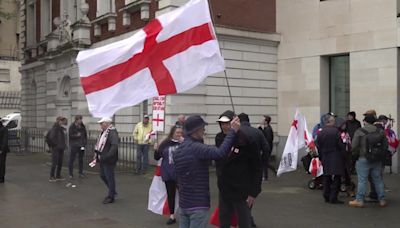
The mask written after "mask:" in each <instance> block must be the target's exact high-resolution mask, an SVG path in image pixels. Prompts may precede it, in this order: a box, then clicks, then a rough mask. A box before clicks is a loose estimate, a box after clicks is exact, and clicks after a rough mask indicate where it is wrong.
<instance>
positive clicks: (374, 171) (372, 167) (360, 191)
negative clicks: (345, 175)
mask: <svg viewBox="0 0 400 228" xmlns="http://www.w3.org/2000/svg"><path fill="white" fill-rule="evenodd" d="M381 169H382V164H381V162H374V163H371V162H368V161H367V159H366V158H365V157H361V158H359V159H358V161H357V162H356V170H357V176H358V186H357V194H356V199H357V200H359V201H363V200H364V197H365V193H366V186H367V181H368V174H369V173H370V172H371V177H372V181H373V183H374V185H375V189H376V193H377V194H378V199H379V200H383V199H384V198H385V191H384V189H383V180H382V176H381Z"/></svg>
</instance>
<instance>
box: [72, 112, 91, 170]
mask: <svg viewBox="0 0 400 228" xmlns="http://www.w3.org/2000/svg"><path fill="white" fill-rule="evenodd" d="M86 143H87V132H86V127H85V125H84V124H83V122H82V116H81V115H77V116H75V121H74V122H73V123H72V124H71V126H70V127H69V145H70V149H71V154H70V156H69V163H68V169H69V178H73V176H74V174H73V168H74V162H75V157H76V155H77V154H78V155H79V157H78V158H79V163H78V164H79V178H83V177H85V175H84V174H83V156H84V154H85V146H86Z"/></svg>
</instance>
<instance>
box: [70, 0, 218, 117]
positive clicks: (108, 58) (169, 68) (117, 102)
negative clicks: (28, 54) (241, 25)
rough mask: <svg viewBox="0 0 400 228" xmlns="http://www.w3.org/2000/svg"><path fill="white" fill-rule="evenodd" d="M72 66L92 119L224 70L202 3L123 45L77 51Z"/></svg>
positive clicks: (152, 25) (168, 16)
mask: <svg viewBox="0 0 400 228" xmlns="http://www.w3.org/2000/svg"><path fill="white" fill-rule="evenodd" d="M76 61H77V63H78V66H79V75H80V78H81V84H82V88H83V91H84V93H85V95H86V99H87V102H88V107H89V111H90V112H91V113H92V115H93V116H94V117H103V116H112V115H113V114H114V113H115V112H116V111H117V110H119V109H121V108H124V107H128V106H133V105H136V104H138V103H140V102H142V101H143V100H146V99H149V98H152V97H155V96H159V95H166V94H174V93H179V92H183V91H186V90H189V89H191V88H193V87H195V86H197V85H198V84H200V83H201V82H202V81H203V80H204V79H205V78H206V77H207V76H208V75H211V74H214V73H218V72H221V71H223V70H224V69H225V63H224V60H223V58H222V56H221V53H220V49H219V45H218V41H217V39H216V36H215V31H214V28H213V25H212V21H211V17H210V10H209V6H208V1H207V0H191V1H189V2H188V3H187V4H185V5H184V6H182V7H180V8H178V9H176V10H173V11H171V12H169V13H166V14H163V15H161V16H159V17H157V18H156V19H154V20H153V21H151V22H150V23H149V24H148V25H147V26H145V27H144V28H143V29H141V30H139V31H138V32H137V33H136V34H134V35H133V36H131V37H129V38H127V39H124V40H121V41H118V42H115V43H111V44H108V45H106V46H102V47H99V48H95V49H90V50H84V51H81V52H79V54H78V57H77V59H76Z"/></svg>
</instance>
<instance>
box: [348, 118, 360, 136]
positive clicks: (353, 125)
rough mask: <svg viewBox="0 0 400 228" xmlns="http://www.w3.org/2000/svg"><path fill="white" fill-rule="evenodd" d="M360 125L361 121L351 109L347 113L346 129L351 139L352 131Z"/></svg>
mask: <svg viewBox="0 0 400 228" xmlns="http://www.w3.org/2000/svg"><path fill="white" fill-rule="evenodd" d="M360 127H361V123H360V121H358V120H357V119H356V113H355V112H353V111H351V112H349V113H347V121H346V130H347V133H349V135H350V139H353V136H354V133H355V132H356V131H357V129H358V128H360Z"/></svg>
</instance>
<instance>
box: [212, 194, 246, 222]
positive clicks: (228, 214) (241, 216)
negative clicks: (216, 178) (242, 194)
mask: <svg viewBox="0 0 400 228" xmlns="http://www.w3.org/2000/svg"><path fill="white" fill-rule="evenodd" d="M233 213H236V215H237V218H238V225H239V228H249V227H250V226H251V222H250V208H249V206H248V205H247V202H246V200H244V199H243V200H238V201H232V200H228V199H224V198H223V197H222V196H221V194H220V195H219V221H220V227H221V228H230V227H231V220H232V215H233Z"/></svg>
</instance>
